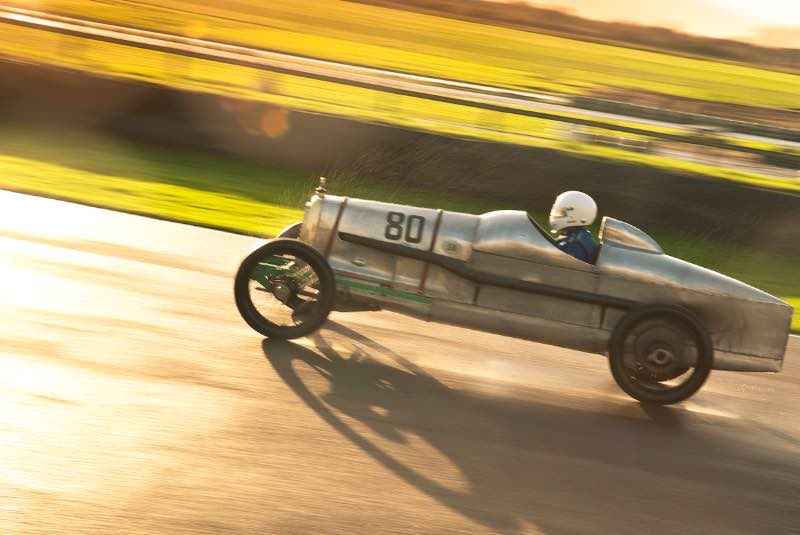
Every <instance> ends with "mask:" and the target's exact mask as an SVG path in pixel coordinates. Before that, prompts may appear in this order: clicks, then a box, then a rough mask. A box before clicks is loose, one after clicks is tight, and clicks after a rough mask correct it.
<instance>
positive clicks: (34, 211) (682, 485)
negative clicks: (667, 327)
mask: <svg viewBox="0 0 800 535" xmlns="http://www.w3.org/2000/svg"><path fill="white" fill-rule="evenodd" d="M255 243H256V240H254V239H251V238H247V237H242V236H236V235H231V234H227V233H223V232H218V231H213V230H206V229H200V228H196V227H191V226H185V225H179V224H174V223H167V222H163V221H156V220H152V219H147V218H142V217H137V216H131V215H126V214H120V213H115V212H109V211H105V210H99V209H95V208H87V207H83V206H78V205H73V204H68V203H63V202H58V201H52V200H45V199H40V198H36V197H28V196H24V195H19V194H13V193H6V192H0V258H2V263H0V276H1V278H0V280H2V289H3V291H2V301H1V303H2V307H0V310H2V318H1V319H2V321H0V453H1V455H0V533H3V534H17V533H25V534H27V533H47V534H51V533H80V534H84V533H88V534H94V533H98V534H100V533H103V534H106V533H279V534H282V533H297V534H307V533H370V534H372V533H380V534H382V533H664V534H674V533H682V534H687V533H702V534H709V533H725V534H735V533H742V534H744V533H747V534H751V533H782V534H783V533H798V532H800V463H799V462H798V459H800V425H798V423H799V422H800V417H798V410H797V407H798V401H799V400H800V340H798V338H796V337H793V338H792V339H791V341H790V348H789V353H788V355H787V358H786V365H785V368H784V371H783V372H782V373H780V374H737V373H726V372H715V373H712V376H711V379H710V380H709V382H708V384H707V385H706V386H705V388H704V389H703V390H701V391H700V393H699V394H698V395H697V396H696V397H695V398H693V399H692V400H690V401H688V402H684V403H683V404H680V405H678V406H674V407H670V408H661V409H655V408H649V407H646V406H642V405H640V404H639V403H637V402H635V401H633V400H631V399H629V398H627V397H626V396H625V395H624V394H623V393H622V392H621V391H620V390H619V389H618V388H617V387H616V385H615V384H614V383H613V381H612V379H611V377H610V374H609V372H608V370H607V366H606V363H605V360H604V359H603V358H602V357H597V356H591V355H587V354H582V353H577V352H574V351H567V350H563V349H558V348H554V347H549V346H544V345H538V344H534V343H530V342H523V341H519V340H514V339H510V338H504V337H500V336H495V335H491V334H484V333H478V332H474V331H468V330H464V329H459V328H454V327H447V326H441V325H433V324H426V323H423V322H419V321H416V320H413V319H410V318H406V317H403V316H399V315H395V314H390V313H385V312H371V313H367V312H365V313H350V314H344V313H335V314H333V315H332V319H331V321H329V323H328V325H327V327H326V328H324V329H323V330H322V331H321V332H319V333H318V334H317V335H315V336H312V337H310V338H307V339H301V340H297V341H296V342H293V343H287V342H270V341H264V340H263V339H262V338H261V337H260V336H259V335H257V334H256V333H254V332H253V331H251V330H250V329H249V328H248V327H247V326H246V325H245V323H244V322H243V321H242V320H241V319H240V318H239V316H238V314H237V311H236V308H235V305H234V303H233V299H232V281H233V274H234V272H235V270H236V267H237V265H238V262H239V261H240V260H241V259H242V258H243V257H244V255H245V254H246V253H247V252H248V250H249V249H250V247H251V246H253V245H254V244H255Z"/></svg>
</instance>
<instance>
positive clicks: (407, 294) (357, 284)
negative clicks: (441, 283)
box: [336, 279, 431, 304]
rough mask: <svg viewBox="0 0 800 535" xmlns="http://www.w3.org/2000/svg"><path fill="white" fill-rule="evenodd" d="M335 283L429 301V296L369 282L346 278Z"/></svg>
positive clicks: (401, 297)
mask: <svg viewBox="0 0 800 535" xmlns="http://www.w3.org/2000/svg"><path fill="white" fill-rule="evenodd" d="M336 285H337V286H343V287H345V288H354V289H356V290H364V291H365V292H371V293H376V294H380V295H387V296H389V297H398V298H400V299H407V300H409V301H416V302H417V303H425V304H428V303H430V302H431V300H430V298H428V297H425V296H422V295H418V294H414V293H410V292H402V291H400V290H394V289H392V288H384V287H383V286H373V285H371V284H364V283H363V282H356V281H351V280H347V279H336Z"/></svg>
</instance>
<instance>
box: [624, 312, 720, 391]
mask: <svg viewBox="0 0 800 535" xmlns="http://www.w3.org/2000/svg"><path fill="white" fill-rule="evenodd" d="M713 351H714V350H713V347H712V345H711V341H710V339H709V337H708V335H707V334H706V332H705V331H704V330H703V328H702V326H701V325H700V324H699V323H698V322H697V321H696V320H694V317H693V316H692V315H691V314H690V313H689V312H688V311H685V310H683V309H679V308H672V307H648V308H644V309H641V310H637V311H633V312H631V313H630V314H628V316H626V317H625V318H623V319H622V321H620V323H619V325H617V327H616V329H615V330H614V334H613V336H612V338H611V346H610V352H609V365H610V367H611V374H612V375H613V376H614V380H615V381H616V382H617V384H618V385H619V386H620V388H622V389H623V390H624V391H625V392H626V393H627V394H628V395H630V396H631V397H633V398H635V399H638V400H639V401H641V402H643V403H652V404H656V405H668V404H672V403H678V402H680V401H683V400H685V399H687V398H689V397H691V396H692V395H694V394H695V392H697V391H698V390H699V389H700V387H701V386H703V383H705V381H706V379H708V376H709V374H710V373H711V367H712V364H713V355H714V353H713Z"/></svg>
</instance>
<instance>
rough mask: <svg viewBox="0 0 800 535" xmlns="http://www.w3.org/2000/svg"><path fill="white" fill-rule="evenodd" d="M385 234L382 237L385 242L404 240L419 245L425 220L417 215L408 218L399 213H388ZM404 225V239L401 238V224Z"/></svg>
mask: <svg viewBox="0 0 800 535" xmlns="http://www.w3.org/2000/svg"><path fill="white" fill-rule="evenodd" d="M386 222H387V223H388V225H386V232H384V234H383V235H384V236H385V237H386V239H387V240H400V239H404V240H405V241H406V242H408V243H419V242H421V241H422V232H423V230H424V229H425V218H424V217H422V216H418V215H410V216H408V220H406V216H405V214H402V213H400V212H389V213H388V214H386ZM404 222H405V223H406V227H405V237H404V236H403V223H404Z"/></svg>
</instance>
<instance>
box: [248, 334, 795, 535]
mask: <svg viewBox="0 0 800 535" xmlns="http://www.w3.org/2000/svg"><path fill="white" fill-rule="evenodd" d="M336 335H338V336H339V337H341V336H344V337H346V338H347V339H348V340H350V341H352V342H353V343H354V348H353V350H352V351H351V352H350V353H349V354H346V355H344V354H340V353H339V352H338V351H337V350H335V349H334V348H333V346H332V345H331V343H330V341H329V340H330V339H332V338H333V337H334V336H336ZM312 340H313V341H314V342H315V346H316V350H311V349H307V348H304V347H302V346H299V345H297V344H293V343H290V342H278V341H268V340H265V341H264V343H263V350H264V353H265V355H266V358H267V360H268V361H269V362H270V364H271V365H272V366H273V367H274V369H275V371H276V372H277V373H278V375H279V376H280V377H281V378H282V379H283V380H284V381H285V382H286V384H287V385H288V386H289V387H291V388H292V390H293V391H294V392H295V393H296V394H297V395H298V396H299V397H300V399H302V400H303V401H304V402H305V403H306V404H307V405H308V406H309V407H310V408H312V409H313V410H314V411H315V412H316V413H317V414H318V415H319V416H320V417H321V418H322V419H323V420H324V421H325V422H327V423H328V424H329V425H330V426H331V427H333V428H334V429H336V430H337V431H338V432H339V433H341V434H342V435H343V436H344V437H345V438H347V439H348V440H350V441H351V442H352V443H353V444H354V445H356V446H358V447H359V448H360V449H361V450H362V451H364V453H366V454H367V455H369V456H370V457H372V458H373V459H374V460H376V461H378V462H380V463H381V464H382V465H383V466H385V467H386V468H387V469H389V470H391V471H392V472H393V473H394V474H396V475H397V476H398V477H400V478H401V479H402V480H404V481H405V482H406V483H408V484H411V485H414V486H415V487H416V488H418V489H419V490H421V491H423V492H425V493H426V494H428V495H429V496H431V497H432V498H434V499H436V500H437V501H439V502H440V503H442V504H444V505H446V506H447V507H450V508H451V509H453V510H454V511H456V512H458V513H459V514H462V515H464V516H466V517H468V518H471V519H473V520H474V521H477V522H480V523H481V524H483V525H485V526H487V527H489V528H492V529H495V530H497V531H500V532H503V533H517V532H520V531H522V529H523V528H524V527H525V526H526V525H528V524H533V525H534V526H536V527H537V528H538V529H541V530H543V531H544V532H548V533H549V532H565V531H566V532H587V533H597V532H619V530H620V528H621V526H620V524H619V521H620V519H623V520H624V530H623V531H626V532H647V533H675V532H755V531H763V528H764V518H766V517H768V518H769V523H770V525H771V526H773V527H775V528H777V527H783V528H787V529H791V528H790V526H792V525H794V524H793V522H794V521H793V520H792V518H793V517H794V518H796V517H795V516H794V515H796V514H797V512H798V510H797V508H796V505H794V502H793V501H792V500H791V499H789V498H787V497H789V496H792V495H793V494H794V493H796V491H797V488H798V487H797V484H798V482H800V470H798V468H797V467H796V463H794V461H792V459H793V456H792V455H790V453H791V452H789V451H786V449H785V448H780V447H777V448H770V447H768V446H767V445H766V444H759V442H758V441H759V440H760V439H763V437H764V435H763V434H762V435H761V438H759V437H753V436H752V433H751V434H750V436H749V437H748V430H746V429H743V428H742V426H741V425H737V424H736V423H735V422H731V421H727V420H721V419H720V420H715V421H711V422H710V421H709V418H708V417H707V416H702V417H701V416H700V415H697V414H695V413H691V412H688V411H684V410H680V409H674V408H660V407H658V408H657V407H644V406H640V405H636V404H634V402H632V404H631V406H630V407H623V409H625V410H623V411H622V412H619V411H615V410H614V409H613V408H612V409H609V410H606V411H605V412H599V411H597V410H594V411H590V410H581V409H576V408H573V407H566V406H563V405H561V406H560V405H558V398H553V394H552V393H546V392H545V391H541V396H539V395H537V394H538V391H535V390H532V391H531V396H530V399H529V400H527V401H524V402H523V401H519V400H512V399H508V398H504V397H499V396H495V397H491V396H488V395H487V396H481V395H477V394H472V393H467V392H462V391H458V390H455V389H452V388H449V387H447V386H446V385H444V384H443V383H442V382H440V381H439V380H437V379H436V378H435V377H433V376H432V375H431V374H429V373H428V372H426V371H425V370H423V369H421V368H419V367H418V366H416V365H414V363H412V362H410V361H409V360H408V359H405V358H404V357H402V356H401V355H398V354H396V353H395V352H393V351H392V350H390V349H388V348H386V347H384V346H383V345H382V344H380V343H378V342H375V341H374V340H372V339H370V338H368V337H365V336H363V335H361V334H359V333H357V332H355V331H353V330H352V329H349V328H347V327H345V326H343V325H341V324H337V323H334V322H328V324H327V327H326V328H325V329H323V330H322V331H320V332H318V333H317V334H315V335H314V337H312ZM379 359H380V360H379ZM387 359H388V361H389V362H392V364H386V363H385V362H387ZM293 362H300V363H303V364H305V365H306V366H308V367H310V368H312V369H314V370H315V371H316V372H317V373H319V375H320V376H321V377H324V378H325V379H326V381H327V382H328V383H329V389H328V391H327V392H324V393H322V394H317V393H315V391H312V389H311V388H310V387H309V386H308V385H307V384H306V383H305V382H304V381H303V380H302V379H301V377H300V376H299V375H298V373H297V371H296V367H295V366H293ZM637 407H638V409H637ZM589 408H591V407H589ZM345 416H346V417H349V418H352V419H354V420H357V421H358V422H359V423H360V424H362V425H363V426H365V427H366V428H368V429H369V431H370V432H372V433H373V434H374V436H369V434H368V433H361V432H359V431H356V430H355V429H354V428H353V427H352V426H351V425H350V424H348V423H347V421H348V419H347V418H345ZM409 435H414V436H416V437H420V438H421V439H422V440H424V441H425V442H426V443H427V444H428V445H429V446H430V447H432V448H433V449H435V450H437V451H438V452H439V453H440V454H441V455H442V456H443V457H444V458H445V459H446V460H447V461H448V462H449V463H451V464H452V466H454V467H456V469H457V470H458V471H459V472H460V476H461V479H462V480H463V481H464V482H465V485H460V486H459V488H458V489H454V488H452V487H451V486H448V485H445V484H443V483H440V482H439V481H438V479H439V478H437V477H436V476H437V465H436V464H435V463H434V464H432V465H430V466H429V465H426V466H425V467H424V468H421V467H420V466H419V465H418V464H414V465H411V464H410V463H404V462H403V461H401V460H399V458H398V457H397V456H394V455H392V454H391V453H389V451H388V450H387V448H386V447H385V446H381V445H380V443H381V442H382V441H385V440H390V441H392V442H395V443H401V444H404V443H406V437H407V436H409ZM762 441H765V440H762ZM794 454H795V455H796V454H797V452H794ZM426 472H427V473H426ZM776 474H781V477H777V478H776V477H775V475H776ZM745 497H747V499H748V502H747V504H746V506H744V505H745V504H744V503H742V500H743V499H744V498H745ZM698 522H700V523H698Z"/></svg>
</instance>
